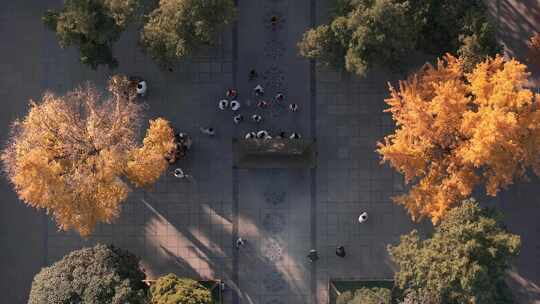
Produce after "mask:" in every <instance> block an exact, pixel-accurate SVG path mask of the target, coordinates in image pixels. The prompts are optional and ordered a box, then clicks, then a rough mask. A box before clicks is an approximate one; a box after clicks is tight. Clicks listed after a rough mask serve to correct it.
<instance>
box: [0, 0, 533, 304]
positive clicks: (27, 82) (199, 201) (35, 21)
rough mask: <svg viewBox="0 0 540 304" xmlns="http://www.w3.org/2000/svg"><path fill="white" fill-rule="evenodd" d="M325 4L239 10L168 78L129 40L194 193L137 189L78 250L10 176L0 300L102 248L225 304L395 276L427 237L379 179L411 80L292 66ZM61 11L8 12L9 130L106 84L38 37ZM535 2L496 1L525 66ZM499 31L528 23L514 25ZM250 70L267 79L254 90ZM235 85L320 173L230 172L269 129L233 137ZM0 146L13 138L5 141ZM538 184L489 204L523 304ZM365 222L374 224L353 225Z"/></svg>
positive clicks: (392, 185) (269, 4) (127, 48)
mask: <svg viewBox="0 0 540 304" xmlns="http://www.w3.org/2000/svg"><path fill="white" fill-rule="evenodd" d="M328 2H329V1H327V0H238V8H239V20H238V22H237V24H236V25H235V26H234V27H231V28H229V29H227V30H226V31H225V32H224V33H223V35H222V36H221V37H220V41H219V43H218V45H217V46H215V47H213V48H211V49H208V50H203V51H202V52H201V54H199V55H197V56H196V57H195V58H192V59H190V60H187V61H186V62H184V63H181V64H178V66H176V67H175V69H174V72H172V73H171V72H165V71H161V70H160V69H159V68H158V67H157V66H156V65H155V64H154V63H153V62H152V61H151V59H150V58H148V57H147V56H146V55H144V54H143V53H142V52H141V51H140V49H139V48H136V47H135V46H136V44H137V38H138V37H137V34H136V31H135V29H132V30H130V31H127V32H126V33H124V35H123V36H122V39H121V41H120V42H119V43H118V45H117V47H116V49H115V54H116V56H117V57H118V59H119V61H120V65H119V69H118V71H116V72H118V73H123V74H127V75H137V76H141V77H143V78H145V79H147V80H148V83H149V94H148V96H147V97H146V102H147V103H148V105H149V111H150V116H151V117H155V116H164V117H165V118H167V119H169V120H171V121H172V122H173V125H174V126H175V128H177V129H178V130H181V131H184V132H187V133H189V134H192V135H193V136H194V145H193V147H192V151H191V154H190V155H189V156H188V157H187V158H185V159H183V160H181V161H180V166H181V167H182V168H183V169H184V170H185V171H186V172H187V173H189V174H191V175H192V176H193V180H192V181H191V182H187V181H180V180H178V179H175V178H174V177H172V175H171V173H170V172H169V173H168V174H167V175H166V176H164V177H163V178H162V179H161V180H160V181H159V182H158V183H157V184H156V185H155V186H153V187H152V188H151V189H144V190H135V191H134V192H133V193H132V194H131V195H130V198H129V200H128V202H127V203H125V204H124V206H123V211H122V213H121V216H120V218H119V219H118V220H117V222H116V223H114V224H112V225H99V226H98V228H97V229H96V231H95V233H94V234H93V235H92V236H91V237H89V238H88V239H81V238H80V237H79V236H78V235H77V234H76V233H74V232H59V231H57V228H56V226H55V224H54V222H52V221H51V220H49V219H48V217H47V216H46V215H45V214H44V212H42V211H36V210H34V209H31V208H29V207H25V206H24V205H23V204H22V203H21V202H19V201H18V200H17V198H16V196H15V194H14V192H13V191H12V189H11V187H10V186H9V185H8V184H7V182H6V180H5V179H2V181H1V182H0V191H1V193H2V198H1V204H0V208H1V209H0V227H1V232H0V248H2V250H0V269H2V274H1V275H0V291H1V293H2V300H0V302H1V303H24V302H25V301H26V299H27V296H28V292H29V288H30V284H31V280H32V277H33V276H34V275H35V274H36V273H37V272H38V271H39V269H40V268H41V267H43V266H45V265H49V264H51V263H52V262H54V261H56V260H58V259H59V258H60V257H62V256H63V255H65V254H66V253H67V252H69V251H72V250H74V249H78V248H81V247H84V246H90V245H92V244H95V243H97V242H101V243H113V244H115V245H118V246H120V247H123V248H126V249H129V250H131V251H132V252H134V253H136V254H137V255H138V256H140V257H141V258H142V261H143V265H144V268H145V270H146V272H147V274H148V275H149V276H150V277H156V276H159V275H162V274H165V273H169V272H174V273H177V274H180V275H185V276H189V277H193V278H212V279H223V280H224V281H225V282H226V284H227V286H228V289H227V291H226V292H225V295H226V302H225V303H234V304H236V303H239V304H251V303H253V304H255V303H257V304H303V303H306V304H313V303H327V301H328V294H327V289H328V281H329V279H331V278H342V279H367V278H377V279H381V278H391V277H392V275H393V269H392V264H391V262H390V260H389V257H388V254H387V253H386V246H387V244H389V243H396V242H397V240H398V238H399V236H400V235H401V234H404V233H406V232H408V231H410V230H411V229H413V228H417V229H419V230H421V231H423V232H427V231H429V224H427V223H420V224H415V223H412V222H411V221H410V220H409V218H408V216H407V215H406V213H405V212H404V210H403V208H401V207H400V206H396V205H394V204H393V203H392V202H391V200H390V197H391V196H393V195H395V194H397V193H400V192H401V191H403V190H405V188H404V185H403V182H402V178H401V176H400V175H399V174H396V173H395V172H394V171H393V170H391V169H390V168H388V167H386V166H381V165H380V164H379V159H378V156H377V154H376V153H375V152H374V150H375V148H376V142H377V140H380V139H381V138H382V137H383V136H384V135H385V134H388V133H389V132H391V130H392V127H393V125H392V121H391V118H390V116H389V115H387V114H383V113H382V110H383V109H384V102H383V99H384V98H385V96H386V94H387V81H396V80H398V79H401V78H403V77H404V75H392V74H390V73H387V72H385V71H375V72H373V73H371V74H369V75H368V77H366V78H364V79H357V78H355V77H353V76H351V75H348V74H346V73H341V72H335V71H330V70H326V69H324V70H323V69H319V68H316V67H315V65H314V64H312V63H310V62H308V61H306V60H304V59H302V58H300V57H299V56H297V50H296V43H297V42H298V41H299V39H300V37H301V35H302V33H303V32H304V31H305V30H306V29H307V28H308V27H310V26H311V25H312V24H317V23H320V22H322V21H323V20H324V19H325V16H326V15H327V11H328ZM516 2H519V1H516ZM524 2H527V1H524ZM61 3H62V1H61V0H47V1H45V0H41V1H38V0H33V1H31V0H19V1H9V2H7V3H4V4H3V6H2V8H0V37H2V43H1V44H0V55H1V56H2V57H1V59H0V71H2V74H1V76H0V79H1V81H0V98H1V99H0V100H1V101H0V102H1V103H2V109H1V110H0V126H1V129H2V130H7V126H8V124H9V122H10V121H12V120H13V119H14V118H15V117H17V116H19V115H22V114H23V113H24V111H25V109H26V106H27V101H28V99H30V98H35V99H37V98H39V96H40V95H41V94H42V92H43V91H44V90H46V89H51V90H53V91H55V92H59V93H61V92H65V91H66V90H69V89H71V88H73V87H75V86H77V85H78V84H81V83H83V82H84V81H87V80H89V81H92V82H95V83H96V84H97V85H98V86H101V87H102V86H103V85H104V83H105V81H106V79H107V77H108V76H109V75H110V73H111V72H110V71H109V70H106V69H100V70H98V71H91V70H89V69H88V68H86V67H84V66H81V64H80V63H79V62H78V56H77V55H78V53H77V51H76V50H74V49H67V50H61V49H60V48H59V46H58V43H57V40H56V39H55V37H54V34H53V33H52V32H50V31H48V30H47V29H45V27H44V26H43V25H42V22H41V20H40V17H41V15H42V14H43V12H44V11H45V10H46V9H47V8H53V7H59V6H60V5H61ZM528 3H529V6H528V10H527V9H525V6H520V5H517V4H515V2H513V1H505V0H501V1H495V0H493V1H490V5H491V7H492V9H493V12H494V15H496V16H497V18H498V20H499V24H500V29H502V30H501V39H503V41H505V43H506V45H507V48H508V50H507V53H508V54H511V55H516V56H518V57H519V56H522V55H523V45H521V44H520V43H521V42H522V40H525V37H528V36H530V34H531V33H532V32H533V31H534V30H540V22H539V21H538V20H539V19H540V13H539V12H540V3H537V1H535V0H529V1H528ZM272 15H277V16H279V17H280V18H281V20H283V22H282V23H280V25H279V26H278V27H277V28H276V29H272V28H271V26H270V24H269V23H268V22H265V21H264V20H267V19H269V16H272ZM524 16H525V17H524ZM535 18H536V23H534V22H535V21H534V20H535ZM505 20H526V21H527V22H523V23H521V24H519V26H518V25H516V24H509V23H505ZM518 37H519V39H521V40H519V39H518ZM520 41H521V42H520ZM252 68H254V69H256V70H257V71H258V73H259V80H258V81H255V82H250V81H249V80H248V71H249V70H250V69H252ZM533 76H534V77H538V73H537V74H535V75H533ZM258 82H259V83H261V84H262V85H263V86H265V88H266V94H268V95H269V96H273V95H274V94H275V93H276V92H284V93H285V96H286V99H287V100H288V101H291V102H295V103H297V104H298V105H299V111H298V112H295V113H291V112H289V111H287V110H286V109H285V108H279V107H278V108H276V107H274V108H271V109H267V110H257V109H256V106H255V101H254V98H253V96H252V94H251V91H252V89H253V87H254V86H255V85H256V84H257V83H258ZM228 87H237V88H238V90H239V100H240V102H242V110H241V113H242V114H244V116H248V115H249V114H253V113H261V114H262V115H263V117H264V119H265V121H264V123H263V124H262V126H263V127H261V128H260V129H262V128H264V129H267V130H271V131H281V130H285V131H295V132H298V133H300V134H302V135H303V136H304V137H305V138H314V139H316V143H317V144H316V146H317V151H318V157H317V167H316V168H313V169H309V168H307V169H237V168H234V166H233V155H232V139H233V138H239V137H242V136H243V134H245V133H246V132H247V131H251V130H255V129H259V127H257V126H256V125H254V124H252V123H250V122H249V121H244V122H242V123H241V124H240V125H238V126H235V125H234V124H233V123H232V114H231V112H222V111H218V110H217V107H216V105H217V101H218V100H219V99H221V98H222V97H223V95H224V92H225V90H226V89H227V88H228ZM200 126H212V127H214V128H215V129H216V132H217V135H216V136H215V137H214V138H210V137H206V136H203V135H202V134H201V133H200V132H199V127H200ZM0 134H1V135H0V140H2V141H4V140H5V139H6V137H7V133H6V132H5V131H4V132H2V133H0ZM171 169H174V168H171ZM538 185H540V184H539V181H538V180H537V179H534V180H533V181H531V182H530V183H527V184H517V185H515V186H513V187H512V188H511V189H510V190H509V191H505V192H503V193H501V194H500V195H499V197H498V198H497V199H496V200H494V201H495V203H496V204H497V205H498V206H500V208H501V209H502V210H504V212H505V215H506V219H507V223H508V226H509V228H510V229H511V230H512V231H513V232H515V233H517V234H519V235H521V237H522V240H523V248H522V252H521V255H520V257H519V258H518V259H517V260H516V261H515V267H514V269H513V271H512V286H514V290H515V291H516V294H517V295H518V296H519V299H520V303H540V262H538V261H539V260H540V239H539V236H540V221H539V220H538V218H539V215H540V207H539V206H540V196H539V195H538V194H539V193H540V190H539V187H538ZM362 211H367V212H369V214H370V219H369V221H368V222H367V223H365V224H363V225H359V224H358V222H357V217H358V215H359V214H360V213H361V212H362ZM237 237H242V238H244V239H246V240H247V242H246V245H245V246H244V247H242V248H241V249H240V250H237V249H236V248H234V246H233V243H234V240H235V239H236V238H237ZM337 245H343V246H345V248H346V250H347V256H346V258H344V259H342V258H339V257H337V256H336V255H335V254H334V250H335V248H336V246H337ZM311 248H316V249H317V250H318V251H319V253H320V259H319V261H317V262H316V263H313V264H312V263H309V262H308V259H307V258H306V255H307V253H308V251H309V250H310V249H311Z"/></svg>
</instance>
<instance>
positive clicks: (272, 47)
mask: <svg viewBox="0 0 540 304" xmlns="http://www.w3.org/2000/svg"><path fill="white" fill-rule="evenodd" d="M264 53H265V54H266V56H267V57H269V58H270V59H272V60H277V59H279V58H280V57H281V56H283V53H285V45H284V44H283V43H282V42H280V41H278V40H276V39H272V40H270V41H268V42H267V43H266V46H265V48H264Z"/></svg>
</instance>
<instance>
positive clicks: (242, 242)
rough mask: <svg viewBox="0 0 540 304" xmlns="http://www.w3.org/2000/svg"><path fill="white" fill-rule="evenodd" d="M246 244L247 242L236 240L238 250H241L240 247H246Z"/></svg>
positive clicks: (241, 239)
mask: <svg viewBox="0 0 540 304" xmlns="http://www.w3.org/2000/svg"><path fill="white" fill-rule="evenodd" d="M245 243H246V240H244V239H243V238H241V237H239V238H237V239H236V242H235V244H234V245H235V247H236V249H240V247H242V246H244V244H245Z"/></svg>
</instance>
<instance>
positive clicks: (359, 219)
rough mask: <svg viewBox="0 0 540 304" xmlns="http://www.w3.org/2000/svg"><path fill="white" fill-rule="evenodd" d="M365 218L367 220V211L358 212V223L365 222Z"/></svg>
mask: <svg viewBox="0 0 540 304" xmlns="http://www.w3.org/2000/svg"><path fill="white" fill-rule="evenodd" d="M367 220H368V214H367V212H365V211H364V212H362V213H361V214H360V216H359V217H358V222H359V223H360V224H362V223H365V222H367Z"/></svg>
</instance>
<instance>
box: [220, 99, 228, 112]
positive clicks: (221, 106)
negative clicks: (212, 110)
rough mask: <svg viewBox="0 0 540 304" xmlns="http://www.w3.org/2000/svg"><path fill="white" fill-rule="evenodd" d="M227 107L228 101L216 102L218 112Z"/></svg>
mask: <svg viewBox="0 0 540 304" xmlns="http://www.w3.org/2000/svg"><path fill="white" fill-rule="evenodd" d="M228 107H229V101H228V100H227V99H222V100H220V101H219V102H218V108H219V109H220V110H222V111H223V110H226V109H227V108H228Z"/></svg>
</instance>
